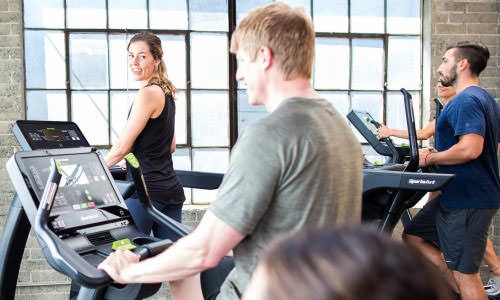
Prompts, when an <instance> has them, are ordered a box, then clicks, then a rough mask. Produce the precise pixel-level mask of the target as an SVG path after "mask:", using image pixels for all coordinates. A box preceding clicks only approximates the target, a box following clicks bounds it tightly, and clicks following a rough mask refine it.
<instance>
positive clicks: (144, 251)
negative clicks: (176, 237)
mask: <svg viewBox="0 0 500 300" xmlns="http://www.w3.org/2000/svg"><path fill="white" fill-rule="evenodd" d="M172 244H173V243H172V241H171V240H168V239H167V240H161V241H157V242H152V243H149V244H145V245H141V246H140V247H139V248H137V250H135V251H134V253H135V254H137V255H139V257H140V260H144V259H146V258H148V257H153V256H156V255H158V254H160V253H162V252H163V251H165V250H166V249H167V248H168V247H170V246H172Z"/></svg>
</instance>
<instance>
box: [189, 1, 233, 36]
mask: <svg viewBox="0 0 500 300" xmlns="http://www.w3.org/2000/svg"><path fill="white" fill-rule="evenodd" d="M240 2H242V1H240ZM189 28H190V29H191V30H203V31H227V30H228V20H227V0H189Z"/></svg>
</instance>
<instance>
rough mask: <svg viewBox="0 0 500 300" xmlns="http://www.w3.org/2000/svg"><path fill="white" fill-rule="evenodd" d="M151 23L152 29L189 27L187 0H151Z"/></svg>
mask: <svg viewBox="0 0 500 300" xmlns="http://www.w3.org/2000/svg"><path fill="white" fill-rule="evenodd" d="M149 23H150V24H149V25H150V27H151V28H152V29H187V28H188V14H187V6H186V1H165V0H149Z"/></svg>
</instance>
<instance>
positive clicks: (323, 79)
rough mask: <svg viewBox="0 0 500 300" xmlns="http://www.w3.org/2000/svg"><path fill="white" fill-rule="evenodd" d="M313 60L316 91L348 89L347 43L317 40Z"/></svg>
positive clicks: (325, 39) (343, 41) (337, 40)
mask: <svg viewBox="0 0 500 300" xmlns="http://www.w3.org/2000/svg"><path fill="white" fill-rule="evenodd" d="M315 47H316V55H315V58H314V87H315V88H317V89H347V88H349V41H348V40H347V39H333V38H317V39H316V46H315Z"/></svg>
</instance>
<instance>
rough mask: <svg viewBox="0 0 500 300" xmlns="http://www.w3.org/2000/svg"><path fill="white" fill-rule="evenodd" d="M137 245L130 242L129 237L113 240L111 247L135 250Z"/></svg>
mask: <svg viewBox="0 0 500 300" xmlns="http://www.w3.org/2000/svg"><path fill="white" fill-rule="evenodd" d="M135 248H136V247H135V245H134V244H132V243H131V242H130V240H129V239H123V240H118V241H114V242H113V246H112V247H111V249H113V250H115V251H116V250H134V249H135Z"/></svg>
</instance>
